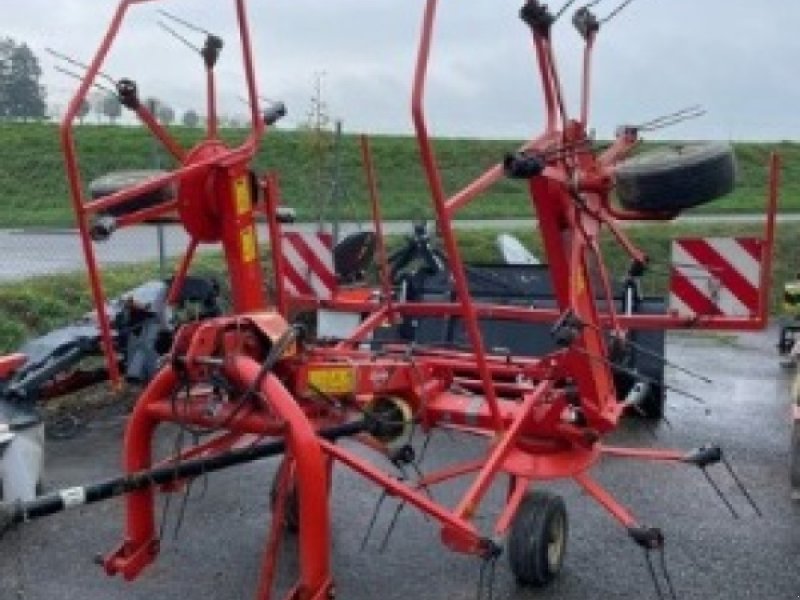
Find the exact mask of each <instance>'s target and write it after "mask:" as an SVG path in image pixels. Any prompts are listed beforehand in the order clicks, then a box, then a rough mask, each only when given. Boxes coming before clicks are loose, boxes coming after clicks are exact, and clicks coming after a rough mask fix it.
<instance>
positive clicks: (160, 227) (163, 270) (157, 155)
mask: <svg viewBox="0 0 800 600" xmlns="http://www.w3.org/2000/svg"><path fill="white" fill-rule="evenodd" d="M147 104H148V106H147V109H148V110H149V111H150V112H151V113H152V114H154V115H155V114H157V109H158V106H157V105H156V103H155V101H153V100H150V101H148V102H147ZM150 144H151V147H152V149H153V168H155V169H161V152H160V151H159V149H158V143H157V142H156V139H155V138H154V137H153V138H150ZM156 243H157V244H158V276H159V278H160V279H166V278H167V249H166V243H165V240H164V224H163V223H162V222H161V221H159V222H158V223H156Z"/></svg>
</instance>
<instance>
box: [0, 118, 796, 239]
mask: <svg viewBox="0 0 800 600" xmlns="http://www.w3.org/2000/svg"><path fill="white" fill-rule="evenodd" d="M173 133H174V135H175V136H176V137H177V139H179V140H180V141H181V142H182V143H183V144H184V145H185V146H186V147H191V146H192V145H193V144H194V143H195V142H196V141H197V140H198V139H199V137H200V133H201V132H200V131H199V130H192V129H187V128H185V127H174V128H173ZM242 135H243V132H242V131H223V137H224V138H225V139H226V140H228V141H231V142H235V141H237V140H238V139H241V137H242ZM76 143H77V147H78V150H79V156H80V159H81V171H82V174H83V177H84V181H86V182H88V181H90V180H91V179H93V178H95V177H98V176H100V175H103V174H105V173H107V172H109V171H113V170H118V169H130V168H151V167H153V165H154V163H155V161H156V157H155V151H154V144H153V142H152V139H151V137H150V136H149V135H148V134H147V133H146V132H145V131H144V130H142V129H141V128H137V127H111V126H98V125H85V126H79V127H77V128H76ZM518 145H519V144H518V142H514V141H497V140H494V141H492V140H456V139H441V140H437V141H436V150H437V154H438V159H439V164H440V167H441V172H442V176H443V181H444V185H445V188H446V190H447V191H448V192H449V193H452V192H454V191H456V190H458V189H460V188H461V187H462V186H463V185H465V184H466V183H468V182H469V181H470V180H471V179H472V178H474V177H475V176H477V175H478V174H480V173H481V172H483V171H484V170H485V169H486V168H488V167H490V166H492V165H494V164H495V163H497V162H498V161H499V160H500V159H501V158H502V156H503V154H504V153H505V152H507V151H509V150H513V149H515V148H516V147H517V146H518ZM372 149H373V154H374V158H375V163H376V168H377V175H378V182H379V187H380V192H381V198H382V207H383V213H384V217H385V218H387V219H408V218H413V217H418V216H423V215H425V216H429V215H430V214H431V208H430V206H431V203H430V196H429V193H428V188H427V184H426V183H425V179H424V177H423V173H422V170H421V168H420V166H419V158H418V153H417V147H416V142H415V140H414V139H413V138H410V137H399V136H377V137H375V138H373V139H372ZM736 149H737V156H738V159H739V167H740V182H739V186H738V188H737V190H736V191H735V192H734V193H733V194H731V195H730V196H729V197H727V198H724V199H722V200H719V201H718V202H714V203H712V204H710V205H707V206H705V207H702V208H701V209H698V212H718V213H720V212H722V213H731V212H740V213H742V212H745V213H746V212H761V211H762V210H763V206H764V195H765V187H766V175H765V174H766V161H767V157H768V155H769V153H770V152H772V151H773V150H778V151H780V152H781V153H782V155H783V157H784V171H783V188H782V191H783V198H782V201H781V210H783V211H789V212H798V211H800V144H791V143H775V144H750V143H742V144H737V146H736ZM158 160H160V161H164V160H165V159H164V158H163V153H162V155H161V156H160V158H159V159H158ZM318 164H319V161H318V160H317V159H315V152H314V149H313V144H312V142H311V139H310V137H309V134H308V133H305V132H302V131H299V132H294V131H292V132H288V131H280V130H275V131H271V132H270V133H269V134H268V135H267V137H266V138H265V140H264V144H263V147H262V150H261V151H260V152H259V154H258V157H257V159H256V168H257V169H258V170H259V171H264V170H267V169H269V170H274V171H276V172H277V173H279V174H280V178H281V185H282V192H283V199H284V203H285V204H287V205H289V206H293V207H294V208H295V209H296V210H297V212H298V216H299V218H301V219H304V220H314V219H316V218H317V217H318V214H319V207H320V205H324V204H325V203H326V201H327V200H326V199H327V198H328V197H329V196H330V193H329V190H330V169H327V170H326V171H325V172H326V173H327V175H326V176H325V177H323V181H322V183H321V184H320V183H319V178H318V176H317V173H318V171H319V168H318ZM340 164H341V177H340V181H341V185H342V187H343V189H344V191H345V195H346V199H345V201H344V202H343V204H342V206H341V207H340V215H341V217H342V218H344V219H361V218H364V217H365V216H366V215H367V213H368V202H367V197H366V192H365V189H366V188H365V184H364V175H363V171H362V166H361V155H360V149H359V145H358V138H357V137H356V136H352V135H346V136H344V139H343V143H342V149H341V155H340ZM320 189H321V190H322V191H321V192H320ZM320 197H321V198H322V201H320V200H319V198H320ZM529 207H530V203H529V201H528V200H527V196H526V195H525V186H524V184H523V183H521V182H514V181H506V180H504V181H501V182H499V183H498V184H497V185H496V186H494V188H492V190H491V191H490V192H489V193H488V194H486V195H485V196H484V197H482V198H481V199H479V200H477V201H476V202H475V203H473V204H472V205H470V206H468V207H467V208H466V209H465V210H464V211H462V212H461V213H460V214H459V216H460V217H471V218H510V217H512V218H513V217H521V216H528V215H529V214H530V208H529ZM325 214H326V215H330V210H328V211H327V212H326V213H325ZM72 223H73V214H72V210H71V208H70V200H69V196H68V193H67V185H66V178H65V175H64V168H63V159H62V155H61V151H60V147H59V142H58V128H57V127H56V126H55V125H53V124H42V123H28V124H22V123H9V122H0V227H22V226H68V225H71V224H72Z"/></svg>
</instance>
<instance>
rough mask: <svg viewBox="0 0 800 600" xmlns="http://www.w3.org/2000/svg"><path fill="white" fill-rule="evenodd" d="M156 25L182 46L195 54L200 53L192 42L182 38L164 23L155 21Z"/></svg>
mask: <svg viewBox="0 0 800 600" xmlns="http://www.w3.org/2000/svg"><path fill="white" fill-rule="evenodd" d="M156 23H157V24H158V26H159V27H161V29H163V30H164V31H166V32H167V33H168V34H170V35H171V36H172V37H174V38H175V39H176V40H178V41H179V42H181V43H182V44H183V45H184V46H186V47H188V48H190V49H192V50H194V51H195V52H200V48H199V47H198V46H195V45H194V44H193V43H192V42H190V41H189V40H187V39H186V38H185V37H183V36H182V35H181V34H180V33H178V32H177V31H175V30H174V29H173V28H172V27H170V26H169V25H167V24H166V23H164V21H156Z"/></svg>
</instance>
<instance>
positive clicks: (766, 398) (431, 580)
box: [0, 331, 800, 600]
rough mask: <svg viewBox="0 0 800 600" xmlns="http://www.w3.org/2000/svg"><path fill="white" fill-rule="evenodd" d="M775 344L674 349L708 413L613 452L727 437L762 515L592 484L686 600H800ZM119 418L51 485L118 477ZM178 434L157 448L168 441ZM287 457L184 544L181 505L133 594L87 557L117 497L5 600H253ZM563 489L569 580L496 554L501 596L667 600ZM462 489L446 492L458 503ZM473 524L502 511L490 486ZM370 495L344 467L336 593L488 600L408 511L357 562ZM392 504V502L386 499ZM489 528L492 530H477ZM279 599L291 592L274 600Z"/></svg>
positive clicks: (697, 480) (22, 556)
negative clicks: (644, 532) (532, 583)
mask: <svg viewBox="0 0 800 600" xmlns="http://www.w3.org/2000/svg"><path fill="white" fill-rule="evenodd" d="M774 342H775V332H774V331H770V332H768V333H765V334H747V335H741V336H738V337H736V338H714V337H686V336H672V337H671V338H670V343H669V348H668V354H669V357H670V358H671V359H672V360H674V361H675V362H678V363H679V364H682V365H685V366H691V367H692V368H693V369H695V370H699V371H701V372H703V373H705V374H707V375H709V376H710V377H712V378H713V380H714V382H713V384H711V385H708V384H704V383H702V382H697V381H696V380H692V379H691V378H689V377H688V376H687V375H684V374H681V373H678V372H673V373H671V375H670V383H672V385H674V386H676V387H681V388H683V389H688V390H691V391H692V392H694V393H696V394H699V395H701V396H703V397H704V398H705V399H706V404H705V405H700V404H697V403H695V402H694V401H692V400H688V399H685V398H682V397H680V396H678V395H677V394H674V393H673V394H671V395H670V397H669V408H668V417H669V420H670V422H671V426H669V427H668V426H666V425H662V426H660V427H658V429H657V430H656V431H654V432H653V431H650V430H648V428H646V427H644V426H643V425H642V424H641V423H636V422H629V423H627V424H626V426H625V428H624V430H622V431H619V432H618V433H616V434H615V435H614V441H615V442H617V443H619V444H628V445H642V446H646V447H652V446H663V447H676V448H687V449H688V448H692V447H696V446H698V445H701V444H703V443H705V442H719V443H721V444H722V445H723V446H724V447H725V448H726V450H727V453H728V456H729V458H730V460H731V462H732V463H733V465H734V467H735V469H736V470H737V472H738V473H739V475H740V476H741V478H742V479H743V480H744V482H745V483H746V485H747V486H748V488H749V489H750V491H751V493H752V495H753V496H754V497H755V499H756V501H757V502H758V504H759V506H760V507H761V509H762V511H763V513H764V516H763V517H762V518H759V517H757V516H756V515H755V514H754V513H753V511H752V510H751V509H749V508H748V506H747V504H746V502H745V501H744V499H743V497H742V496H741V495H740V494H739V493H738V492H737V490H736V488H735V486H734V485H733V482H732V480H731V479H730V478H729V477H728V476H726V475H725V473H723V472H722V471H721V470H719V469H716V470H714V472H713V473H712V475H713V476H714V477H715V478H716V479H717V480H718V481H719V482H720V485H721V488H722V490H723V491H724V492H725V494H726V495H728V496H729V497H730V499H731V501H732V503H733V504H734V506H735V507H736V509H737V510H738V511H739V512H740V513H741V517H740V518H738V519H735V518H733V517H731V515H730V514H729V513H728V512H727V511H726V509H725V508H724V506H723V505H722V504H721V503H720V501H719V499H718V498H717V497H716V496H715V494H714V492H713V491H712V489H711V488H710V487H709V486H708V484H707V483H706V482H705V479H704V478H703V476H702V474H701V473H700V472H698V471H697V470H695V469H693V468H689V467H684V466H674V465H672V466H668V465H650V464H640V463H636V462H630V461H618V460H617V461H615V460H607V461H606V462H604V463H602V464H601V465H599V466H598V467H597V468H596V475H597V477H598V479H599V480H600V481H601V482H602V483H603V484H604V485H605V486H606V487H607V488H608V489H609V490H611V491H612V492H613V493H614V494H616V495H617V497H618V498H619V499H620V500H622V501H624V502H625V503H626V504H627V505H628V506H629V507H631V509H632V510H633V511H634V512H635V514H637V515H638V517H639V518H640V520H641V522H642V523H645V524H648V525H653V526H658V527H661V528H662V529H663V530H664V533H665V535H666V539H667V546H666V548H667V552H666V559H667V564H668V568H669V572H670V575H671V577H672V580H673V582H674V585H675V587H676V590H677V597H678V598H680V600H692V599H697V600H700V599H703V600H708V599H709V598H714V599H716V598H719V599H724V600H737V599H770V600H771V599H775V600H784V599H785V600H793V599H797V598H798V597H800V504H797V503H792V502H791V500H790V499H789V486H788V481H787V453H788V433H789V431H788V429H789V427H788V407H789V403H788V396H787V387H788V375H787V374H786V373H784V372H782V371H781V369H780V368H779V367H778V364H777V362H778V361H777V359H776V357H775V354H774ZM123 427H124V415H123V414H122V413H120V412H119V411H117V414H113V413H112V414H107V413H102V414H99V415H98V416H97V418H96V419H94V420H92V421H90V422H89V425H88V429H87V431H86V432H85V433H84V434H83V435H82V436H81V437H79V438H77V439H75V440H71V441H64V442H52V443H51V444H50V446H49V449H48V465H47V484H48V486H50V487H57V486H63V485H69V484H75V483H79V482H87V481H92V480H97V479H101V478H103V477H105V476H107V475H110V474H113V473H115V471H116V469H117V465H118V464H119V443H120V439H121V435H122V432H123ZM171 439H172V435H171V434H170V435H166V436H165V437H164V438H163V439H162V443H163V444H169V443H171ZM481 451H482V447H481V446H480V444H479V443H478V442H475V441H473V440H471V439H465V438H452V439H451V438H449V437H448V436H447V435H444V434H441V433H440V434H437V435H436V436H435V437H434V441H433V442H432V447H431V449H430V451H429V454H428V457H429V458H427V459H426V462H425V464H424V467H425V468H428V469H429V468H432V467H434V466H436V465H440V464H444V463H446V462H448V461H451V460H454V459H456V458H463V457H466V456H475V455H479V454H480V453H481ZM275 468H276V463H275V461H264V462H261V463H257V464H254V465H250V466H247V467H241V468H238V469H231V470H229V471H225V472H221V473H218V474H214V475H212V476H211V477H210V480H209V482H208V487H207V491H206V492H205V494H204V497H202V498H200V497H199V496H200V494H199V491H200V489H199V488H200V487H201V486H199V485H197V489H196V490H195V491H196V492H198V494H197V496H195V497H193V499H191V500H190V501H189V504H188V507H187V509H186V513H185V518H184V520H183V527H182V529H181V531H180V533H179V535H178V537H177V539H176V538H174V536H173V533H172V532H173V527H174V525H175V522H176V513H177V510H176V506H177V504H178V503H177V502H173V503H172V510H171V512H170V515H169V518H168V520H167V527H166V532H167V534H166V535H165V541H164V547H163V549H162V552H161V555H160V558H159V560H158V561H157V562H156V563H155V565H153V566H152V567H151V568H150V569H148V570H147V571H146V572H145V573H144V575H143V576H142V577H141V578H140V579H138V580H136V581H135V582H125V581H122V580H120V579H113V578H108V577H106V576H105V575H104V574H103V573H102V572H101V570H100V568H99V567H97V566H96V565H95V564H93V562H92V557H93V556H94V555H95V554H96V553H103V552H107V551H109V550H111V549H112V548H113V547H115V545H116V544H117V543H118V542H119V541H120V539H121V538H120V536H121V531H122V529H121V527H122V512H121V503H120V502H119V501H111V502H107V503H104V504H98V505H94V506H89V507H83V508H81V509H78V510H76V511H74V512H70V513H65V514H62V515H58V516H55V517H51V518H48V519H45V520H41V521H37V522H33V523H29V524H27V525H25V526H24V527H21V528H19V529H17V530H15V531H12V532H11V533H9V534H8V535H7V536H6V537H5V538H4V539H3V540H2V541H0V548H2V551H0V598H2V599H3V600H23V599H24V600H52V599H56V598H57V599H59V600H73V599H75V600H78V599H80V600H113V599H117V598H120V599H121V598H130V599H139V600H145V599H147V600H153V599H156V598H157V599H159V600H172V599H176V600H178V599H181V600H182V599H185V598H203V599H207V600H232V599H240V598H252V597H253V595H254V589H255V585H256V581H257V577H258V572H259V564H260V560H261V555H262V550H263V547H264V541H265V531H266V527H267V524H268V521H269V513H268V510H267V503H268V501H267V497H268V486H269V482H270V478H271V476H272V474H273V472H274V470H275ZM550 487H551V488H552V489H555V490H557V491H559V492H560V493H562V494H563V495H564V497H565V499H566V503H567V506H568V510H569V513H570V541H569V548H568V554H567V558H566V564H565V567H564V570H563V572H562V574H561V576H560V577H559V578H558V579H557V581H556V582H555V583H554V584H553V585H552V586H550V587H549V588H547V589H543V590H538V591H532V590H526V589H522V588H519V587H517V586H516V584H515V583H514V581H513V578H512V577H511V575H510V572H509V570H508V568H507V566H506V561H505V557H502V558H501V561H500V564H499V567H498V569H497V577H496V586H495V596H494V597H495V598H496V599H514V600H523V599H533V598H536V599H540V600H547V599H555V598H558V599H559V600H577V599H606V598H615V599H617V598H619V599H624V598H629V599H632V600H633V599H635V600H641V599H650V598H653V599H655V598H656V597H657V596H656V595H655V592H654V590H653V586H652V583H651V582H650V578H649V575H648V572H647V569H646V564H645V562H644V557H643V554H642V551H641V550H640V549H639V548H638V547H637V546H635V545H634V544H633V543H632V542H631V541H630V540H629V539H628V537H627V535H626V533H625V532H624V531H622V530H621V528H620V527H618V526H617V525H616V524H615V523H614V522H613V521H612V520H611V519H610V518H609V517H608V516H607V515H606V514H605V513H604V512H603V511H602V510H600V509H599V508H598V507H597V506H596V505H594V504H593V503H592V502H591V501H590V500H588V499H587V498H586V497H585V496H584V495H582V494H581V493H580V492H579V491H577V488H576V487H575V486H574V485H572V484H571V483H566V482H562V483H559V484H557V485H553V486H550ZM461 489H463V488H462V487H461V486H450V487H446V488H441V489H437V490H436V492H435V494H436V497H437V499H439V500H440V501H443V502H445V503H450V504H452V502H453V501H454V499H455V494H456V493H457V492H458V491H459V490H461ZM494 492H495V493H493V494H492V495H491V496H490V498H489V500H488V501H487V502H486V503H484V505H482V507H481V510H480V513H479V519H483V518H485V517H487V516H490V515H493V514H495V511H496V510H497V508H498V507H499V502H500V500H499V499H500V495H499V493H497V490H495V491H494ZM377 497H378V492H377V490H376V489H374V488H372V487H370V486H369V485H367V484H366V483H365V482H364V481H362V480H360V479H359V478H358V477H356V476H355V475H353V474H352V473H349V472H347V471H346V470H345V469H344V468H338V469H337V470H336V474H335V481H334V490H333V498H334V500H333V519H334V526H333V528H334V530H333V556H334V560H333V571H334V575H335V581H336V584H337V589H338V592H339V593H338V597H339V598H344V599H347V600H362V599H377V598H380V599H385V600H392V599H397V600H400V599H402V600H407V599H408V598H421V599H438V598H464V599H473V598H476V589H477V588H476V586H477V581H478V573H479V563H478V561H477V560H476V559H474V558H467V557H463V556H459V555H455V554H452V553H450V552H448V551H446V550H445V549H444V548H443V546H442V545H441V543H440V542H439V539H438V531H437V528H436V527H434V526H433V525H432V524H431V523H429V522H428V521H426V520H425V519H424V518H423V517H422V516H420V515H419V514H417V513H416V512H415V511H413V510H410V509H409V510H405V511H404V512H403V513H402V514H401V516H400V518H399V521H398V525H397V528H396V530H395V531H394V534H393V535H392V537H391V539H390V541H389V544H388V547H387V549H386V550H385V552H380V551H379V546H380V540H381V538H382V536H383V532H384V531H385V530H386V526H387V524H388V521H389V518H390V515H391V510H390V509H389V508H388V507H387V506H385V507H384V512H383V513H382V514H381V517H380V518H379V520H378V525H377V527H376V531H375V533H374V534H373V537H372V539H371V540H370V543H369V545H368V547H367V550H366V551H360V545H361V540H362V537H363V536H364V533H365V531H366V527H367V523H368V520H369V517H370V514H371V511H372V508H373V506H374V504H375V502H376V499H377ZM386 504H387V505H390V504H391V502H387V503H386ZM478 522H479V523H480V522H483V521H482V520H479V521H478ZM295 550H296V544H295V543H294V542H293V541H290V542H289V543H288V544H287V545H286V546H285V547H284V552H283V554H282V559H281V566H280V574H281V577H280V580H281V583H282V584H284V585H285V584H286V582H287V581H288V580H289V579H290V578H291V575H292V573H294V572H295V569H296V566H297V565H296V553H295ZM277 597H281V596H277Z"/></svg>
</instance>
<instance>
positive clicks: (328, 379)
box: [308, 367, 356, 394]
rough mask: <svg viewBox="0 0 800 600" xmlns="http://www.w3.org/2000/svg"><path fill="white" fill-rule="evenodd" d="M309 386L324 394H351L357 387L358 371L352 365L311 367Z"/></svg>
mask: <svg viewBox="0 0 800 600" xmlns="http://www.w3.org/2000/svg"><path fill="white" fill-rule="evenodd" d="M308 387H310V388H311V389H312V390H316V391H320V392H322V393H324V394H349V393H351V392H354V391H355V389H356V371H355V369H353V368H352V367H325V368H317V369H309V370H308Z"/></svg>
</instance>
